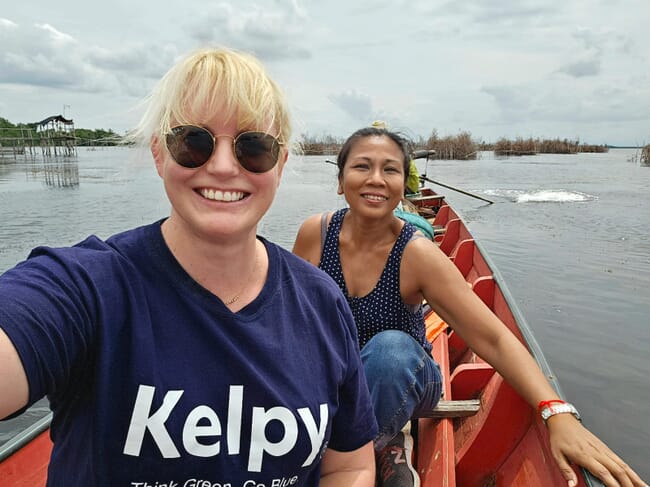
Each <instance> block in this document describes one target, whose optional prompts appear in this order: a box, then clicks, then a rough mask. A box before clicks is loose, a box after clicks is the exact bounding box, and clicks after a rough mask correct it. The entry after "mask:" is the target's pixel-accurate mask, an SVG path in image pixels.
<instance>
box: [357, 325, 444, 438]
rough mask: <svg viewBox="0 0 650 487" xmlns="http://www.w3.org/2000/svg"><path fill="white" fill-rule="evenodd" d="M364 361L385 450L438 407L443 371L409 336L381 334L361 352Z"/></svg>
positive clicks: (390, 331)
mask: <svg viewBox="0 0 650 487" xmlns="http://www.w3.org/2000/svg"><path fill="white" fill-rule="evenodd" d="M361 360H362V362H363V366H364V369H365V373H366V379H367V381H368V388H369V389H370V395H371V398H372V401H373V407H374V410H375V416H376V418H377V422H378V423H379V434H378V436H377V438H376V439H375V448H381V447H382V446H383V445H385V444H386V443H387V442H388V441H389V440H390V439H391V438H392V437H393V436H394V435H395V434H397V432H398V431H399V430H400V429H401V428H402V427H403V426H404V425H405V424H406V422H407V421H408V420H409V419H410V418H411V417H416V416H417V414H418V411H424V410H426V409H430V408H433V407H435V405H436V403H437V402H438V400H439V398H440V392H441V390H442V376H441V374H440V368H439V367H438V364H436V363H435V361H434V360H433V358H431V356H430V355H429V354H428V353H427V352H426V351H425V350H424V349H423V348H422V346H421V345H420V344H419V343H418V342H417V341H416V340H415V339H414V338H413V337H411V336H410V335H409V334H407V333H405V332H402V331H398V330H387V331H383V332H380V333H378V334H377V335H375V336H374V337H373V338H372V339H370V340H369V341H368V343H366V345H365V346H364V347H363V349H362V350H361Z"/></svg>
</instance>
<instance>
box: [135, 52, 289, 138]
mask: <svg viewBox="0 0 650 487" xmlns="http://www.w3.org/2000/svg"><path fill="white" fill-rule="evenodd" d="M145 106H146V109H145V112H144V115H143V116H142V118H141V119H140V123H139V124H138V126H137V127H136V128H135V129H134V130H133V131H132V132H131V133H130V134H129V136H128V137H129V139H131V141H136V142H140V143H144V144H148V143H149V141H150V140H151V137H152V136H159V137H160V136H162V135H163V134H166V133H168V132H169V131H170V129H171V126H172V124H180V125H183V124H201V123H205V122H207V120H209V119H210V118H212V117H213V116H214V115H220V113H219V112H218V110H219V111H222V112H224V111H225V113H223V116H224V119H225V120H230V119H232V118H233V117H235V118H236V119H237V123H238V129H244V130H251V129H254V130H263V131H265V132H269V133H271V134H272V135H277V136H278V138H279V139H280V141H281V142H284V143H288V142H289V140H290V138H291V122H290V116H289V111H288V107H287V104H286V101H285V98H284V95H283V93H282V92H281V90H280V88H279V87H278V86H277V85H276V84H275V82H274V81H273V80H272V79H271V78H270V77H269V76H268V74H267V73H266V70H265V69H264V67H263V66H262V64H261V63H260V62H259V61H258V60H257V59H256V58H255V57H253V56H252V55H250V54H246V53H243V52H238V51H235V50H232V49H227V48H203V49H198V50H196V51H193V52H191V53H189V54H188V55H187V56H186V57H185V58H183V59H181V60H180V61H179V62H177V63H176V64H175V65H174V66H173V67H172V68H171V69H170V70H169V71H168V72H167V73H166V74H165V75H164V76H163V77H162V79H161V80H160V81H159V82H158V84H157V85H156V86H155V87H154V89H153V91H152V92H151V94H150V95H149V96H148V97H147V99H146V100H145ZM199 116H202V117H203V118H205V120H202V119H197V117H199Z"/></svg>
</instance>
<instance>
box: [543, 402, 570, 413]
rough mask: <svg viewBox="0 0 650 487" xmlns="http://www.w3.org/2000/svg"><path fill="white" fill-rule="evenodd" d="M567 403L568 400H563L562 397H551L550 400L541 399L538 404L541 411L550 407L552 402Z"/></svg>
mask: <svg viewBox="0 0 650 487" xmlns="http://www.w3.org/2000/svg"><path fill="white" fill-rule="evenodd" d="M553 403H555V404H566V401H563V400H562V399H551V400H550V401H539V404H538V405H537V412H539V413H541V412H542V409H544V408H550V407H551V404H553Z"/></svg>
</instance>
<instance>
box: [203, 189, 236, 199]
mask: <svg viewBox="0 0 650 487" xmlns="http://www.w3.org/2000/svg"><path fill="white" fill-rule="evenodd" d="M200 193H201V196H203V197H204V198H206V199H209V200H214V201H239V200H241V199H243V198H244V193H243V192H242V191H219V190H216V191H215V190H213V189H202V190H201V191H200Z"/></svg>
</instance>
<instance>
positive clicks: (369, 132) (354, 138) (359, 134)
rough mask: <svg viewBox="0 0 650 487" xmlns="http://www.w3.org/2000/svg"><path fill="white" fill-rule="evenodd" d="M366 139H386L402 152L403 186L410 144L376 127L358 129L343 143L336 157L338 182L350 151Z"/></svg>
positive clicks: (396, 135)
mask: <svg viewBox="0 0 650 487" xmlns="http://www.w3.org/2000/svg"><path fill="white" fill-rule="evenodd" d="M366 137H388V138H389V139H391V140H392V141H393V142H395V144H397V147H399V149H400V151H401V152H402V156H403V159H404V161H403V164H404V184H406V180H407V179H408V176H409V168H410V165H411V151H410V143H409V141H408V140H407V139H406V138H405V137H402V136H401V135H400V134H398V133H397V132H391V131H390V130H387V129H384V128H378V127H364V128H362V129H359V130H357V131H356V132H354V133H353V134H352V135H350V136H349V137H348V138H347V140H346V141H345V142H344V143H343V145H342V146H341V150H340V151H339V154H338V156H337V157H336V165H337V166H338V168H339V174H338V178H339V181H341V180H342V179H343V168H344V167H345V163H346V162H347V160H348V156H349V155H350V151H351V150H352V148H353V147H354V146H355V144H356V143H357V142H358V141H359V140H361V139H365V138H366Z"/></svg>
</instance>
